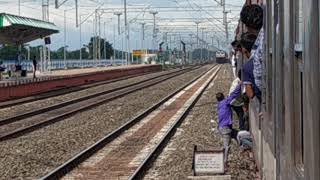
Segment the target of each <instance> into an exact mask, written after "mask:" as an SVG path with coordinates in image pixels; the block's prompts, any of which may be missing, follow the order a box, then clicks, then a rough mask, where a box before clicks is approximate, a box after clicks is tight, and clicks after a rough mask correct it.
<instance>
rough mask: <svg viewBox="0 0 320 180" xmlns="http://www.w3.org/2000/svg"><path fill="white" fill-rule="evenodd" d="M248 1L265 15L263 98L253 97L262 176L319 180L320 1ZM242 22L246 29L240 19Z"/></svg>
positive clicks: (254, 131) (252, 114)
mask: <svg viewBox="0 0 320 180" xmlns="http://www.w3.org/2000/svg"><path fill="white" fill-rule="evenodd" d="M246 4H247V5H249V4H259V5H261V6H262V7H263V9H264V18H265V19H264V58H263V62H264V66H265V72H263V74H264V77H263V85H264V87H263V89H262V91H263V92H262V94H263V96H262V103H259V102H258V101H257V100H253V101H252V102H251V103H250V128H251V132H252V134H253V136H254V144H255V147H254V154H255V158H256V162H257V165H258V167H259V170H260V172H261V176H262V179H275V180H278V179H279V180H281V179H283V180H289V179H290V180H318V179H319V177H320V131H319V129H320V113H319V112H320V111H319V109H320V95H319V91H320V60H319V59H320V53H319V44H320V25H319V24H320V23H319V22H320V1H319V0H295V1H292V0H281V1H278V0H247V1H246ZM238 28H239V29H244V30H243V31H245V26H244V25H243V24H241V23H240V24H239V26H238ZM239 34H240V33H239ZM240 35H241V34H240ZM237 36H238V35H237ZM245 61H246V60H244V59H242V63H244V62H245ZM242 63H239V64H238V65H239V66H238V68H239V67H241V64H242Z"/></svg>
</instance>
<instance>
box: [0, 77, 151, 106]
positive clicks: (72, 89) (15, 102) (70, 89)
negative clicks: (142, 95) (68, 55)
mask: <svg viewBox="0 0 320 180" xmlns="http://www.w3.org/2000/svg"><path fill="white" fill-rule="evenodd" d="M152 73H154V72H147V73H139V74H135V75H129V76H124V77H120V78H116V79H111V80H106V81H96V82H95V81H90V83H91V84H85V85H81V86H76V87H65V88H62V89H55V90H51V91H48V92H44V93H40V94H37V95H31V96H27V97H23V98H18V99H13V100H9V101H3V102H0V109H3V108H8V107H11V106H16V105H20V104H24V103H30V102H34V101H39V100H42V99H47V98H51V97H55V96H60V95H64V94H68V93H72V92H77V91H81V90H85V89H89V88H93V87H97V86H101V85H106V84H110V83H114V82H118V81H123V80H126V79H131V78H135V77H139V76H143V75H147V74H152Z"/></svg>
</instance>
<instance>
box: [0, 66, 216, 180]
mask: <svg viewBox="0 0 320 180" xmlns="http://www.w3.org/2000/svg"><path fill="white" fill-rule="evenodd" d="M209 67H211V66H206V67H203V68H201V69H198V70H195V71H192V72H189V73H186V74H184V75H180V76H177V77H175V78H173V79H170V80H168V81H165V82H162V83H159V84H158V85H156V86H152V87H149V88H146V89H143V90H141V91H138V92H135V93H132V94H129V95H127V96H125V97H123V98H119V99H116V100H114V101H111V102H109V103H107V104H104V105H101V106H98V107H96V108H94V109H91V110H88V111H85V112H82V113H79V114H76V115H74V116H72V117H70V118H67V119H65V120H63V121H61V122H58V123H56V124H53V125H51V126H48V127H46V128H43V129H40V130H38V131H35V132H32V133H30V134H27V135H25V136H22V137H19V138H16V139H13V140H9V141H4V142H1V143H0V149H1V151H0V179H19V178H20V179H28V178H30V179H35V178H39V177H41V176H43V175H45V174H46V173H48V172H50V171H52V170H53V169H55V168H56V167H57V166H59V165H61V164H62V163H64V162H65V161H67V160H68V159H70V158H71V157H73V156H74V155H76V154H77V153H79V152H80V151H82V150H84V149H85V148H86V147H88V146H89V145H91V144H93V143H95V142H96V141H97V140H99V139H101V138H102V137H104V136H105V135H107V134H108V133H110V132H111V131H113V130H115V129H116V128H118V127H119V126H121V125H122V124H124V123H125V122H127V121H128V120H130V119H131V118H133V117H134V116H135V115H137V114H139V113H140V112H142V111H143V110H145V109H146V108H148V107H150V106H151V105H152V104H154V103H156V102H158V101H159V100H161V99H162V98H164V97H165V96H167V95H169V94H170V93H172V92H173V91H174V90H176V89H178V88H179V87H181V86H182V85H184V84H185V83H187V82H189V81H190V80H191V79H193V78H194V77H196V76H198V75H200V74H201V73H203V72H204V71H205V70H207V69H209Z"/></svg>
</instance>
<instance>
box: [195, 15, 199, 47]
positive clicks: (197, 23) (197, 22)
mask: <svg viewBox="0 0 320 180" xmlns="http://www.w3.org/2000/svg"><path fill="white" fill-rule="evenodd" d="M195 23H196V25H197V48H199V24H200V21H196V22H195Z"/></svg>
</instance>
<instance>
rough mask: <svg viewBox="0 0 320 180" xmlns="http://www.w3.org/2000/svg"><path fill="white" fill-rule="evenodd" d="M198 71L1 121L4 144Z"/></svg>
mask: <svg viewBox="0 0 320 180" xmlns="http://www.w3.org/2000/svg"><path fill="white" fill-rule="evenodd" d="M195 69H198V67H196V68H188V69H183V70H179V71H175V72H171V73H168V74H165V75H161V76H158V77H154V78H149V79H147V80H143V81H140V82H137V83H133V84H130V85H126V86H122V87H118V88H114V89H111V90H107V91H102V92H98V93H95V94H90V95H87V96H84V97H80V98H76V99H73V100H70V101H66V102H63V103H60V104H55V105H52V106H49V107H44V108H41V109H36V110H34V111H30V112H26V113H23V114H18V115H16V116H14V117H9V118H7V119H3V120H0V141H4V140H8V139H12V138H16V137H19V136H21V135H23V134H25V133H28V132H32V131H34V130H36V129H39V128H41V127H44V126H47V125H50V124H53V123H55V122H58V121H60V120H63V119H65V118H67V117H69V116H71V115H73V114H75V113H78V112H81V111H85V110H88V109H90V108H93V107H95V106H98V105H101V104H103V103H106V102H108V101H111V100H114V99H116V98H120V97H123V96H125V95H127V94H130V93H133V92H136V91H139V90H141V89H144V88H147V87H150V86H153V85H156V84H158V83H161V82H164V81H166V80H168V79H171V78H174V77H176V76H178V75H182V74H184V73H186V72H190V71H193V70H195Z"/></svg>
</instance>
